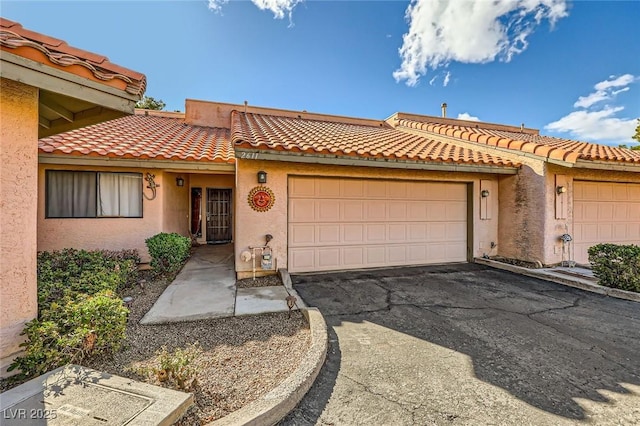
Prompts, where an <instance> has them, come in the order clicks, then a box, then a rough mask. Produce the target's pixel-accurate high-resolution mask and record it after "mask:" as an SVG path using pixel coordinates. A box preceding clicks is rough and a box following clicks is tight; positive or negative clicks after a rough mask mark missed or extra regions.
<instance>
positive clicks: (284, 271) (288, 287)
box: [278, 268, 308, 309]
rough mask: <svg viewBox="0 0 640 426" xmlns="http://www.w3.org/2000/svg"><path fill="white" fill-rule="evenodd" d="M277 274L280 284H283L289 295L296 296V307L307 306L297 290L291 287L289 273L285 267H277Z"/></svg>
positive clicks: (302, 307)
mask: <svg viewBox="0 0 640 426" xmlns="http://www.w3.org/2000/svg"><path fill="white" fill-rule="evenodd" d="M278 274H280V279H281V280H282V285H284V289H285V290H287V293H289V296H294V297H295V298H296V307H297V308H298V309H304V308H308V306H307V305H306V304H305V303H304V300H302V297H300V295H299V294H298V292H297V291H295V290H294V289H293V283H292V282H291V275H289V271H287V269H286V268H280V269H278Z"/></svg>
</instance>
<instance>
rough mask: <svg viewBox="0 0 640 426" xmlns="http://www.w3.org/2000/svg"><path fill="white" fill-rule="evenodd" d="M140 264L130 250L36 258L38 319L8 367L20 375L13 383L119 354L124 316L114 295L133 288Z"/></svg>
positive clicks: (71, 251) (27, 330)
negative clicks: (17, 355) (21, 348)
mask: <svg viewBox="0 0 640 426" xmlns="http://www.w3.org/2000/svg"><path fill="white" fill-rule="evenodd" d="M139 261H140V257H139V255H138V253H137V251H135V250H124V251H118V252H109V251H85V250H74V249H65V250H62V251H54V252H42V253H39V254H38V317H37V318H36V319H34V320H32V321H30V322H29V323H27V324H26V326H25V328H24V330H23V332H22V334H23V335H26V341H25V342H24V343H23V344H22V345H21V346H23V347H24V348H25V349H24V350H25V353H24V355H22V356H20V357H18V358H16V359H15V360H14V362H13V363H12V364H11V366H10V367H9V370H10V371H12V370H15V369H18V370H20V372H19V373H18V374H17V375H16V376H14V377H13V378H12V379H13V380H16V381H21V380H25V379H29V378H32V377H35V376H38V375H40V374H43V373H45V372H47V371H50V370H52V369H54V368H56V367H59V366H62V365H65V364H68V363H78V362H81V361H82V360H83V359H86V358H88V357H91V356H95V355H101V354H107V353H113V352H115V351H117V350H118V349H120V347H121V345H122V343H123V342H124V339H125V337H126V336H125V330H126V325H127V315H128V313H129V311H128V309H127V308H125V307H124V306H123V304H122V300H121V299H120V297H119V296H118V294H117V292H118V291H121V290H122V289H124V288H126V287H127V286H130V285H131V284H133V283H135V281H136V279H137V264H138V263H139Z"/></svg>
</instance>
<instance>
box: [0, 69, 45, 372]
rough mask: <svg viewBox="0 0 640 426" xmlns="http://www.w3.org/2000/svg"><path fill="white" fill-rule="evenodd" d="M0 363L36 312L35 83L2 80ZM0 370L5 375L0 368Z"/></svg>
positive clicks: (14, 348)
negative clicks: (30, 84)
mask: <svg viewBox="0 0 640 426" xmlns="http://www.w3.org/2000/svg"><path fill="white" fill-rule="evenodd" d="M0 129H1V130H0V307H1V309H0V369H1V371H2V373H3V372H4V371H5V367H6V366H7V365H8V363H10V362H11V361H12V359H13V357H14V356H15V354H17V353H18V352H19V351H20V348H19V347H18V344H19V343H20V342H21V341H22V337H21V336H20V332H21V331H22V329H23V326H24V324H25V323H26V322H27V321H29V320H31V319H33V318H35V316H36V315H37V295H36V218H37V216H36V211H37V198H36V197H35V196H34V195H35V194H36V193H37V190H38V180H37V170H38V89H37V88H35V87H32V86H27V85H24V84H21V83H18V82H14V81H11V80H6V79H4V78H3V79H1V80H0ZM0 375H3V374H1V373H0Z"/></svg>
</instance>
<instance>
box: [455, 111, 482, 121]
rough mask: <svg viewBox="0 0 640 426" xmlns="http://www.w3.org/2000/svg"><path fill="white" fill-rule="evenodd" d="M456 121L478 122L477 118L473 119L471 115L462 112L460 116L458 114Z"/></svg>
mask: <svg viewBox="0 0 640 426" xmlns="http://www.w3.org/2000/svg"><path fill="white" fill-rule="evenodd" d="M458 120H467V121H480V119H479V118H478V117H474V116H473V115H471V114H469V113H466V112H463V113H462V114H458Z"/></svg>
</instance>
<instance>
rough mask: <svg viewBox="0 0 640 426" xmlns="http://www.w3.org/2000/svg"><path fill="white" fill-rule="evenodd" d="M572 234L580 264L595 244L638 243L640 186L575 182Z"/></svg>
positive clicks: (587, 256)
mask: <svg viewBox="0 0 640 426" xmlns="http://www.w3.org/2000/svg"><path fill="white" fill-rule="evenodd" d="M573 233H574V235H573V238H574V243H573V244H574V250H575V256H574V258H575V261H576V262H578V263H582V264H588V263H589V255H588V253H587V250H588V249H589V247H591V246H593V245H595V244H598V243H617V244H640V184H637V183H605V182H581V181H574V184H573Z"/></svg>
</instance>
